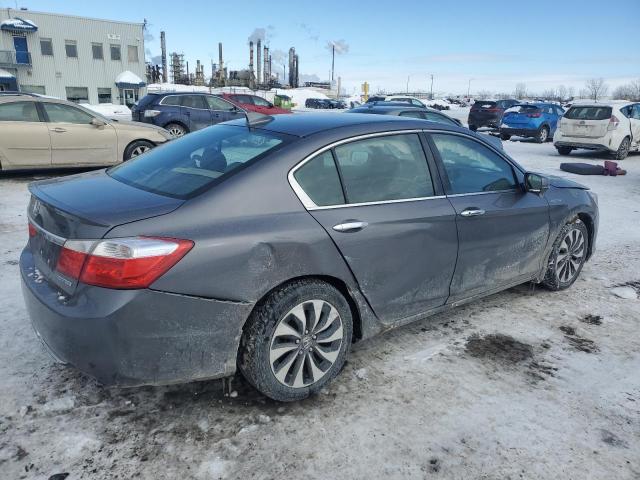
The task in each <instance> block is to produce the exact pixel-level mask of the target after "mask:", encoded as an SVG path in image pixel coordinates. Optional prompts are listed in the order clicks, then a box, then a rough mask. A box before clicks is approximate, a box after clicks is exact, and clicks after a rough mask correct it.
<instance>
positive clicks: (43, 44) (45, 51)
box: [40, 38, 53, 55]
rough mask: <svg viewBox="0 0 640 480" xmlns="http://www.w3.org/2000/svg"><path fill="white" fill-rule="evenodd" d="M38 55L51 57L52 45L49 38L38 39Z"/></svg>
mask: <svg viewBox="0 0 640 480" xmlns="http://www.w3.org/2000/svg"><path fill="white" fill-rule="evenodd" d="M40 53H41V54H42V55H53V43H52V42H51V39H50V38H41V39H40Z"/></svg>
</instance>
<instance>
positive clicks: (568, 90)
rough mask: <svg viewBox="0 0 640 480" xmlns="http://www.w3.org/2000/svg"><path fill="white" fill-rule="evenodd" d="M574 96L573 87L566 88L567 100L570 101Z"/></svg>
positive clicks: (574, 90)
mask: <svg viewBox="0 0 640 480" xmlns="http://www.w3.org/2000/svg"><path fill="white" fill-rule="evenodd" d="M575 94H576V89H575V88H573V87H569V88H567V99H572V98H573V97H574V96H575Z"/></svg>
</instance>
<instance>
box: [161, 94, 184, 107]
mask: <svg viewBox="0 0 640 480" xmlns="http://www.w3.org/2000/svg"><path fill="white" fill-rule="evenodd" d="M160 103H161V104H162V105H172V106H174V107H175V106H178V105H180V96H179V95H169V96H166V97H164V98H163V99H162V101H161V102H160Z"/></svg>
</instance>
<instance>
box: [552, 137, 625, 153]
mask: <svg viewBox="0 0 640 480" xmlns="http://www.w3.org/2000/svg"><path fill="white" fill-rule="evenodd" d="M553 146H554V147H571V148H584V149H587V150H598V151H603V152H613V151H615V150H612V149H610V148H609V147H607V146H606V145H602V144H601V143H587V142H579V141H576V142H571V141H567V140H559V141H557V142H553Z"/></svg>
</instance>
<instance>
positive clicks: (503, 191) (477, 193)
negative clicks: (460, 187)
mask: <svg viewBox="0 0 640 480" xmlns="http://www.w3.org/2000/svg"><path fill="white" fill-rule="evenodd" d="M514 192H518V189H517V188H510V189H508V190H491V191H490V192H471V193H454V194H451V195H447V197H449V198H453V197H468V196H471V195H489V194H491V193H514Z"/></svg>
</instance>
